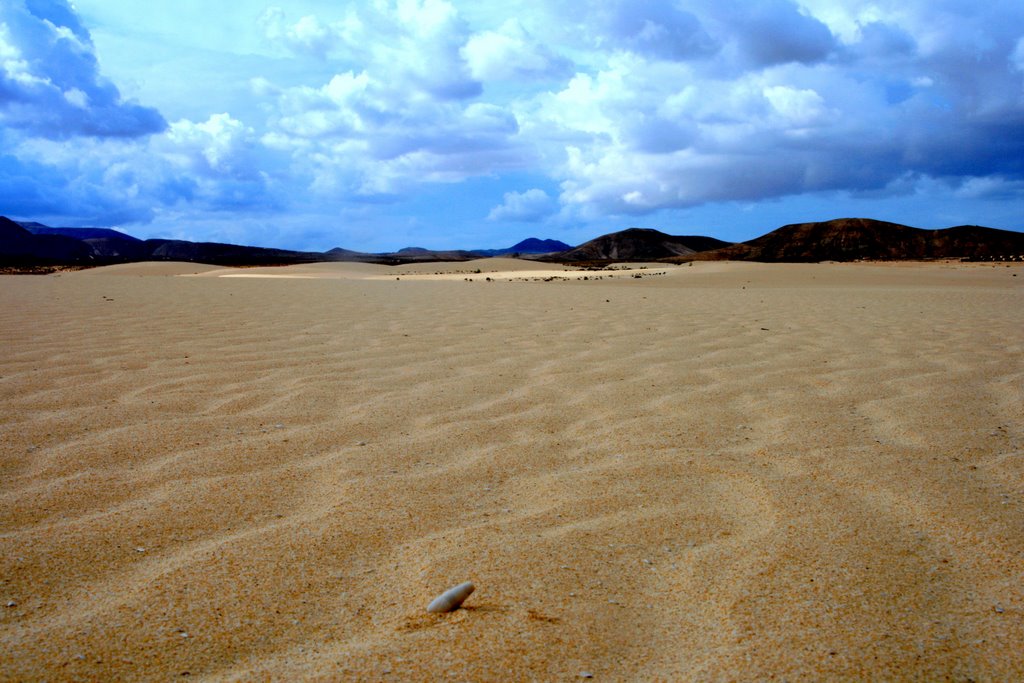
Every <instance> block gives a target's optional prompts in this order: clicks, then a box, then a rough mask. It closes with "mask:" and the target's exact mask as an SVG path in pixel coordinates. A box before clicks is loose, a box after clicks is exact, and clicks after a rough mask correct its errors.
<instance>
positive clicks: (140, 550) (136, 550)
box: [135, 548, 146, 553]
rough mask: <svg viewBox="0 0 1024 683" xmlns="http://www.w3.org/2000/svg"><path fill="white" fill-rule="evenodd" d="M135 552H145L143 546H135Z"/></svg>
mask: <svg viewBox="0 0 1024 683" xmlns="http://www.w3.org/2000/svg"><path fill="white" fill-rule="evenodd" d="M135 552H137V553H144V552H146V549H145V548H136V549H135Z"/></svg>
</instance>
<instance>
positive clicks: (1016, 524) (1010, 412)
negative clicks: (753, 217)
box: [0, 262, 1024, 681]
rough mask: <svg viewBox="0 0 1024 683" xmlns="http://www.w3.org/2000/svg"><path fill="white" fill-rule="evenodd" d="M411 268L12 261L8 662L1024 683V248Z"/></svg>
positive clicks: (160, 670) (164, 672) (4, 315)
mask: <svg viewBox="0 0 1024 683" xmlns="http://www.w3.org/2000/svg"><path fill="white" fill-rule="evenodd" d="M426 265H427V266H428V267H424V266H415V267H411V266H405V267H403V268H404V269H395V270H388V269H387V268H385V267H382V266H365V265H360V264H314V265H308V266H294V267H289V268H274V269H245V270H244V271H231V272H230V273H229V272H226V271H224V270H222V269H216V270H212V269H205V268H202V267H197V266H193V265H191V264H189V265H188V267H187V268H177V267H174V266H169V265H163V264H162V265H159V266H153V265H149V264H138V265H133V266H131V267H128V266H125V267H112V268H108V269H99V270H96V271H91V272H90V271H85V272H80V273H68V274H62V275H53V276H45V277H43V276H0V283H2V286H0V348H2V349H3V351H2V353H0V411H2V415H3V423H2V424H3V426H2V437H0V475H2V476H0V482H2V484H0V568H2V569H0V652H2V653H3V655H2V657H0V679H3V680H12V681H14V680H19V681H20V680H153V679H167V678H171V677H182V676H185V675H186V674H188V676H189V677H191V678H193V679H196V678H198V679H203V680H296V679H303V678H315V679H322V680H332V679H337V680H388V679H395V680H431V679H433V680H531V679H533V680H573V679H578V678H579V676H580V675H581V674H582V673H583V672H589V673H592V674H593V676H594V679H595V680H764V679H769V678H775V679H780V680H781V679H787V680H825V679H865V680H894V679H912V680H945V679H955V680H967V679H973V680H1016V679H1021V678H1024V657H1022V656H1021V655H1020V653H1021V652H1022V651H1024V619H1022V610H1024V580H1022V579H1024V533H1022V530H1024V408H1022V406H1024V268H1022V267H1020V266H1014V267H1012V268H1007V267H1003V266H999V267H991V266H981V265H965V264H930V265H901V266H891V265H888V266H879V265H867V264H844V265H770V266H769V265H758V264H733V263H706V264H705V263H701V264H697V265H695V266H692V267H690V266H678V267H677V266H671V267H669V268H667V269H663V270H664V271H665V274H664V275H658V276H650V277H648V276H647V275H645V276H644V277H643V278H641V279H636V278H632V277H615V278H605V279H602V280H595V279H591V280H589V281H578V280H571V281H552V282H548V283H544V282H534V281H532V280H528V281H526V282H505V281H500V280H502V279H514V278H502V277H499V275H500V274H507V273H520V272H532V273H536V272H545V271H546V270H550V266H547V265H544V264H527V265H524V264H523V263H522V262H511V263H507V264H506V263H491V264H489V265H490V266H493V267H494V270H493V271H489V272H491V273H493V274H492V275H491V276H492V279H494V280H498V281H496V282H492V283H486V282H485V281H482V280H481V279H480V277H486V276H487V274H486V273H483V272H482V273H481V274H480V275H479V276H477V277H474V281H473V282H471V283H470V282H465V281H464V280H463V279H462V277H461V273H459V272H455V271H457V270H462V269H466V268H469V269H475V268H478V267H479V268H480V269H481V271H483V270H484V265H480V264H469V265H467V264H452V265H450V266H446V267H445V268H443V269H442V268H441V267H439V266H438V265H437V264H426ZM535 266H539V267H538V268H535ZM430 268H433V270H431V269H430ZM442 270H445V271H446V272H447V275H448V276H460V277H458V278H457V279H453V280H444V279H436V280H434V281H417V280H416V276H422V277H428V276H435V274H436V273H438V272H441V271H442ZM262 271H266V272H265V274H266V275H295V277H294V278H286V279H283V278H280V277H276V278H252V277H249V278H238V277H221V276H222V275H226V274H234V275H238V274H253V273H255V274H260V272H262ZM399 271H401V272H402V273H404V275H395V274H394V273H397V272H399ZM169 272H174V273H182V274H184V273H195V272H198V275H199V276H195V277H164V276H163V275H165V274H167V273H169ZM123 274H130V275H134V276H136V277H119V276H117V277H115V276H116V275H123ZM648 274H650V273H649V272H648ZM395 277H400V278H401V280H400V281H399V280H395ZM517 277H518V276H517ZM374 278H381V279H374ZM465 580H472V581H474V582H475V583H476V586H477V590H476V592H475V593H474V594H473V595H472V596H471V597H470V599H469V600H468V601H467V603H466V605H465V608H464V609H460V610H458V611H456V612H453V613H451V614H448V615H432V614H427V613H426V612H425V608H426V605H427V603H428V602H429V601H430V600H431V599H432V598H433V597H434V596H435V595H437V594H438V593H440V592H441V591H442V590H444V589H445V588H448V587H449V586H452V585H454V584H456V583H459V582H461V581H465ZM4 605H6V607H4Z"/></svg>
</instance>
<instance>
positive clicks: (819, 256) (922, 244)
mask: <svg viewBox="0 0 1024 683" xmlns="http://www.w3.org/2000/svg"><path fill="white" fill-rule="evenodd" d="M1022 251H1024V234H1022V233H1016V232H1010V231H1007V230H995V229H993V228H982V227H977V226H960V227H956V228H947V229H945V230H922V229H920V228H912V227H910V226H906V225H900V224H899V223H887V222H885V221H877V220H873V219H870V218H839V219H835V220H831V221H824V222H821V223H795V224H792V225H784V226H783V227H781V228H779V229H777V230H773V231H772V232H770V233H768V234H766V235H762V236H761V237H758V238H756V239H753V240H750V241H749V242H743V243H741V244H734V245H732V246H730V247H725V248H724V249H717V250H715V251H711V252H705V253H703V254H700V255H699V256H697V257H696V258H699V259H722V260H725V259H728V260H736V261H764V262H791V263H792V262H816V261H855V260H858V259H869V260H911V259H931V258H968V259H986V258H999V257H1005V256H1012V255H1015V254H1020V253H1022Z"/></svg>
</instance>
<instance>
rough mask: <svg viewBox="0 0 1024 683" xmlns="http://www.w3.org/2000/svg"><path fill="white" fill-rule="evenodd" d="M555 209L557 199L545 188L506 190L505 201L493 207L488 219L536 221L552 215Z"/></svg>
mask: <svg viewBox="0 0 1024 683" xmlns="http://www.w3.org/2000/svg"><path fill="white" fill-rule="evenodd" d="M554 209H555V201H554V200H553V199H552V198H551V197H550V196H549V195H548V193H547V192H545V191H544V190H539V189H537V188H534V189H532V190H527V191H526V192H506V193H505V197H504V202H502V204H501V205H500V206H496V207H494V208H493V209H491V212H490V214H489V215H488V216H487V220H489V221H518V222H522V223H536V222H537V221H540V220H543V219H544V218H547V217H548V216H550V215H551V214H552V213H553V212H554Z"/></svg>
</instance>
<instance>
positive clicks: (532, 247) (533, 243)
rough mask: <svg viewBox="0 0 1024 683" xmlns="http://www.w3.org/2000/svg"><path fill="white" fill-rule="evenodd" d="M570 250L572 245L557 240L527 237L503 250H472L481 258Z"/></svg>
mask: <svg viewBox="0 0 1024 683" xmlns="http://www.w3.org/2000/svg"><path fill="white" fill-rule="evenodd" d="M568 249H572V245H570V244H566V243H565V242H561V241H559V240H542V239H537V238H536V237H527V238H526V239H525V240H523V241H521V242H518V243H516V244H513V245H512V246H511V247H505V248H504V249H474V250H473V252H474V253H476V254H479V255H481V256H508V255H509V254H531V255H534V254H554V253H558V252H561V251H566V250H568Z"/></svg>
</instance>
